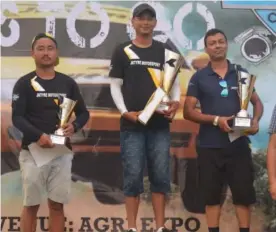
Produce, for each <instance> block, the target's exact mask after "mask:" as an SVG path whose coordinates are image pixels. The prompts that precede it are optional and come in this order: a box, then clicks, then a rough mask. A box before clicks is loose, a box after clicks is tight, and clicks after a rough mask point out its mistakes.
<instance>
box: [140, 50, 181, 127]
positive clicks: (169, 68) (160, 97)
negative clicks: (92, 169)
mask: <svg viewBox="0 0 276 232" xmlns="http://www.w3.org/2000/svg"><path fill="white" fill-rule="evenodd" d="M184 62H185V60H184V57H183V56H181V55H180V54H178V53H176V52H173V51H171V50H168V49H165V62H164V68H163V70H162V71H161V78H160V85H159V86H157V89H156V91H155V92H154V93H153V94H152V96H151V98H150V99H149V101H148V102H147V104H146V106H145V108H144V110H143V111H142V112H141V113H140V114H139V116H138V121H139V122H141V123H142V124H144V125H146V124H147V122H148V120H149V119H150V118H151V116H152V115H153V114H154V112H155V111H164V110H168V109H169V106H168V104H167V103H168V102H169V101H170V96H169V95H170V91H171V88H172V86H173V84H174V82H175V79H176V77H177V74H178V72H179V70H180V68H181V67H182V65H183V64H184Z"/></svg>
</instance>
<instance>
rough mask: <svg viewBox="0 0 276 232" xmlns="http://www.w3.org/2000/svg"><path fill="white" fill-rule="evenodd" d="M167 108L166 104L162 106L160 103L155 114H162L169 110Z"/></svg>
mask: <svg viewBox="0 0 276 232" xmlns="http://www.w3.org/2000/svg"><path fill="white" fill-rule="evenodd" d="M169 108H170V107H169V106H168V105H166V104H164V103H163V104H162V103H160V105H159V106H158V107H157V109H156V111H157V112H163V111H167V110H169Z"/></svg>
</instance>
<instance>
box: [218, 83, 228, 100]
mask: <svg viewBox="0 0 276 232" xmlns="http://www.w3.org/2000/svg"><path fill="white" fill-rule="evenodd" d="M219 85H220V86H221V87H222V88H223V89H222V91H221V93H220V96H222V97H227V96H228V92H229V91H228V85H227V82H226V81H225V80H221V81H220V82H219Z"/></svg>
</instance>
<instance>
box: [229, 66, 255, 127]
mask: <svg viewBox="0 0 276 232" xmlns="http://www.w3.org/2000/svg"><path fill="white" fill-rule="evenodd" d="M237 76H238V96H239V99H240V108H241V110H240V111H239V112H238V114H237V115H236V117H235V118H234V120H233V129H234V130H244V129H249V128H250V127H251V126H252V118H251V117H250V116H249V114H248V112H247V108H248V104H249V101H250V99H251V96H252V93H253V89H254V85H255V81H256V76H254V75H252V74H249V73H247V72H243V71H237Z"/></svg>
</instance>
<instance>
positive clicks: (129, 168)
mask: <svg viewBox="0 0 276 232" xmlns="http://www.w3.org/2000/svg"><path fill="white" fill-rule="evenodd" d="M120 140H121V157H122V162H123V172H124V194H125V196H130V197H131V196H132V197H135V196H138V195H139V194H141V193H143V192H144V186H143V177H144V167H145V164H146V163H147V167H148V175H149V181H150V190H151V192H156V193H167V192H170V129H169V128H166V129H157V130H152V129H146V128H145V129H144V130H143V131H121V135H120Z"/></svg>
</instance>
